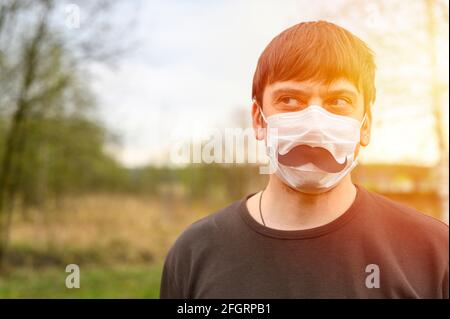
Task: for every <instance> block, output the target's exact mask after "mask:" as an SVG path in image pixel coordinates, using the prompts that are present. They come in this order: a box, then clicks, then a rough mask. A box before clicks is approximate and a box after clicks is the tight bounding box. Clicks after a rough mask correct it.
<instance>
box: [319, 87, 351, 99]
mask: <svg viewBox="0 0 450 319" xmlns="http://www.w3.org/2000/svg"><path fill="white" fill-rule="evenodd" d="M326 95H328V96H330V95H350V96H351V97H352V98H354V99H356V98H357V97H358V94H357V93H356V92H354V91H352V90H346V89H339V90H330V91H327V92H326Z"/></svg>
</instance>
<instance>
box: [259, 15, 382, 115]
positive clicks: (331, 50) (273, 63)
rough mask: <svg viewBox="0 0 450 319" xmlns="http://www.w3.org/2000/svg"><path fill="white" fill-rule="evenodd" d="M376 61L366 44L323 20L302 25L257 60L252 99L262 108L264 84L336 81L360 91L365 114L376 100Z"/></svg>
mask: <svg viewBox="0 0 450 319" xmlns="http://www.w3.org/2000/svg"><path fill="white" fill-rule="evenodd" d="M375 69H376V66H375V62H374V55H373V52H372V50H371V49H370V48H369V47H368V46H367V44H366V43H365V42H364V41H362V40H361V39H359V38H358V37H356V36H355V35H353V34H352V33H350V32H349V31H347V30H345V29H344V28H342V27H340V26H338V25H336V24H333V23H330V22H326V21H312V22H302V23H299V24H296V25H294V26H292V27H290V28H288V29H286V30H284V31H283V32H281V33H280V34H279V35H277V36H276V37H275V38H273V39H272V41H271V42H270V43H269V44H268V45H267V47H266V48H265V49H264V51H263V52H262V54H261V56H260V57H259V60H258V65H257V67H256V71H255V74H254V77H253V88H252V98H253V99H255V100H256V101H257V102H258V103H259V105H261V106H262V97H263V93H264V89H265V88H266V86H267V85H270V84H272V83H275V82H278V81H288V80H296V81H304V80H320V81H324V82H325V83H331V82H332V81H333V80H336V79H338V78H341V77H342V78H346V79H347V80H349V81H351V82H352V83H353V84H354V85H355V86H356V87H357V88H358V90H360V91H361V90H362V93H363V96H364V105H365V109H366V112H370V108H369V106H370V105H371V104H372V103H373V102H374V101H375V95H376V90H375V83H374V82H375Z"/></svg>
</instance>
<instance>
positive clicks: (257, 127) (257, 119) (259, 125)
mask: <svg viewBox="0 0 450 319" xmlns="http://www.w3.org/2000/svg"><path fill="white" fill-rule="evenodd" d="M252 124H253V130H254V131H255V137H256V139H257V140H259V141H261V140H263V139H264V138H265V134H264V131H265V130H264V127H265V123H264V120H263V118H262V116H261V112H260V110H259V106H258V103H256V101H255V100H253V104H252Z"/></svg>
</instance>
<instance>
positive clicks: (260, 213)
mask: <svg viewBox="0 0 450 319" xmlns="http://www.w3.org/2000/svg"><path fill="white" fill-rule="evenodd" d="M264 191H265V190H264V189H263V191H262V192H261V195H260V196H259V216H261V220H262V223H263V225H264V226H266V222H265V221H264V218H263V215H262V210H261V201H262V195H263V193H264Z"/></svg>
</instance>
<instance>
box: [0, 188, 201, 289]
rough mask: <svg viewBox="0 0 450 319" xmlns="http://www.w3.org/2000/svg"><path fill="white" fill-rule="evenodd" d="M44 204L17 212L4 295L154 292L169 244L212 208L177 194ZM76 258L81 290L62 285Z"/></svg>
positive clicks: (2, 281) (0, 280)
mask: <svg viewBox="0 0 450 319" xmlns="http://www.w3.org/2000/svg"><path fill="white" fill-rule="evenodd" d="M46 206H47V208H46V209H45V210H27V211H22V210H18V211H16V212H15V214H14V219H13V221H12V227H11V229H12V232H11V242H10V247H9V250H8V255H7V260H6V261H7V264H6V270H5V271H4V272H3V273H2V274H1V276H0V298H12V297H18V298H28V297H41V298H44V297H48V298H72V297H73V298H84V297H96V298H119V297H120V298H128V297H130V298H131V297H133V298H157V297H158V296H159V283H160V276H161V267H162V262H163V259H164V257H165V254H166V252H167V249H168V248H169V246H170V245H171V244H172V242H173V240H174V239H175V238H176V236H178V235H179V233H180V232H181V231H182V230H183V229H184V228H185V227H186V226H187V225H188V224H189V223H191V222H192V221H193V220H195V219H197V218H200V217H201V216H202V215H204V214H206V213H208V212H209V211H208V210H207V209H206V208H205V207H204V206H203V205H202V204H196V203H191V204H190V205H189V206H186V204H184V205H183V204H182V203H181V202H179V201H177V200H176V199H174V200H172V201H170V202H169V203H162V202H161V201H159V202H158V201H157V200H155V199H151V198H145V197H143V196H127V195H112V194H100V195H90V196H82V197H80V198H70V199H65V200H62V201H60V202H58V203H51V204H50V203H49V204H47V205H46ZM186 207H189V210H187V209H186ZM72 263H74V264H77V265H79V266H80V273H81V288H80V289H67V288H66V287H65V278H66V276H67V275H68V274H67V273H66V272H65V267H66V265H67V264H72Z"/></svg>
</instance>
